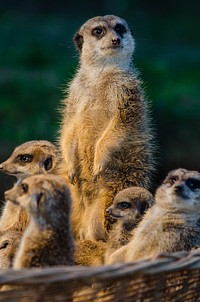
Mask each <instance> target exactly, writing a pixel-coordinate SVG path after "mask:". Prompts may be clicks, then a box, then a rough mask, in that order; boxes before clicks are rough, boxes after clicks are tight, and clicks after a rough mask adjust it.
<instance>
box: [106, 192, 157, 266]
mask: <svg viewBox="0 0 200 302" xmlns="http://www.w3.org/2000/svg"><path fill="white" fill-rule="evenodd" d="M153 201H154V199H153V195H152V194H151V193H150V192H149V191H148V190H146V189H145V188H142V187H130V188H126V189H124V190H122V191H120V192H119V193H118V194H117V195H116V196H115V198H114V200H113V204H112V205H111V206H110V207H109V208H108V209H107V210H106V212H107V213H108V215H111V217H112V218H113V219H115V220H116V222H115V224H114V225H113V228H112V230H111V231H110V232H109V236H108V240H107V248H106V254H105V263H107V262H108V263H109V256H110V255H111V254H112V253H113V252H114V251H116V250H117V249H119V248H120V247H122V246H124V245H126V244H127V243H128V242H129V241H130V239H131V238H132V236H133V233H132V231H133V230H134V229H135V227H136V226H137V225H138V224H139V222H140V221H141V220H142V218H143V215H144V214H145V213H146V211H147V210H148V209H149V208H150V207H151V206H152V205H153Z"/></svg>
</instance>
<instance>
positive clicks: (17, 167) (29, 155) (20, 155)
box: [0, 140, 60, 232]
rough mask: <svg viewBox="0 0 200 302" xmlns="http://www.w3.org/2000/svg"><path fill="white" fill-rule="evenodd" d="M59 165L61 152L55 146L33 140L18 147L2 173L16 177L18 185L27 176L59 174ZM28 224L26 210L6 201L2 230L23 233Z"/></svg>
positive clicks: (0, 222) (1, 222) (2, 169)
mask: <svg viewBox="0 0 200 302" xmlns="http://www.w3.org/2000/svg"><path fill="white" fill-rule="evenodd" d="M59 163H60V155H59V151H58V149H57V147H56V146H55V145H54V144H52V143H51V142H49V141H46V140H33V141H28V142H26V143H23V144H22V145H20V146H18V147H16V148H15V150H14V151H13V153H12V154H11V156H10V157H9V158H8V159H7V160H6V161H4V162H3V163H1V164H0V171H2V172H4V173H8V174H10V175H13V176H16V177H17V179H18V182H17V183H16V184H15V185H17V184H18V183H20V182H21V180H22V179H24V178H25V177H27V176H31V175H35V174H45V173H57V171H58V166H59ZM27 223H28V215H27V213H26V210H25V209H21V208H20V207H16V205H15V204H13V203H12V202H10V201H9V200H6V203H5V206H4V207H3V211H2V214H1V218H0V230H1V231H3V230H7V229H10V228H12V229H13V230H14V229H15V230H17V231H20V230H21V231H22V232H23V231H24V229H25V228H26V226H27Z"/></svg>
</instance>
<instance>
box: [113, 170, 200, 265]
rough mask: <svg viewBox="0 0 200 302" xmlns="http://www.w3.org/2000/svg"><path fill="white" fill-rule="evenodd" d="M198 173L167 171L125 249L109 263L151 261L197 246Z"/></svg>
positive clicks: (199, 243)
mask: <svg viewBox="0 0 200 302" xmlns="http://www.w3.org/2000/svg"><path fill="white" fill-rule="evenodd" d="M199 213H200V173H199V172H198V171H189V170H186V169H181V168H180V169H176V170H173V171H171V172H170V173H169V174H168V175H167V177H166V179H165V180H164V182H163V183H162V185H161V186H160V187H159V188H158V189H157V191H156V194H155V203H154V205H153V206H152V207H151V208H150V209H149V210H148V211H147V213H146V214H145V216H144V218H143V220H142V221H141V222H140V223H139V225H138V227H137V228H136V229H135V232H134V234H133V239H132V240H131V241H130V243H128V244H127V245H126V246H125V247H123V248H121V249H119V250H117V251H116V252H115V253H113V254H112V255H111V261H110V263H116V262H123V261H125V262H130V261H134V260H139V259H144V258H149V257H150V258H151V257H154V256H156V255H157V254H159V253H171V252H178V251H189V250H191V249H193V248H196V247H199V246H200V214H199Z"/></svg>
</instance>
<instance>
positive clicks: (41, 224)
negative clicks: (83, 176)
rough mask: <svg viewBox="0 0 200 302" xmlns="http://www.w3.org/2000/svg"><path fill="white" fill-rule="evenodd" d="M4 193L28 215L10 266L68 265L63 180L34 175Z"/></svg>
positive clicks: (71, 245) (69, 250) (69, 239)
mask: <svg viewBox="0 0 200 302" xmlns="http://www.w3.org/2000/svg"><path fill="white" fill-rule="evenodd" d="M5 194H6V197H7V198H8V199H9V200H10V201H11V202H12V201H13V202H14V203H16V204H18V205H19V206H21V207H23V208H25V209H26V210H27V211H28V213H29V215H30V222H29V224H28V227H27V228H26V230H25V232H24V234H23V237H22V240H21V243H20V246H19V249H18V251H17V253H16V256H15V259H14V263H13V268H14V269H20V268H29V267H47V266H53V265H72V264H73V263H74V260H73V258H74V255H73V253H74V241H73V235H72V232H71V222H70V215H71V197H70V192H69V189H68V188H67V186H66V183H65V181H64V180H63V179H62V178H60V177H59V176H55V175H51V174H46V175H42V174H41V175H34V176H30V177H28V178H26V179H24V180H23V181H22V183H21V184H20V185H18V186H15V187H14V188H12V189H11V190H9V191H7V192H6V193H5Z"/></svg>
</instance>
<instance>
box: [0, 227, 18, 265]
mask: <svg viewBox="0 0 200 302" xmlns="http://www.w3.org/2000/svg"><path fill="white" fill-rule="evenodd" d="M20 240H21V233H20V232H15V231H11V230H7V231H3V232H0V269H3V268H9V267H11V265H12V260H13V258H14V255H15V252H16V249H17V247H18V246H19V243H20Z"/></svg>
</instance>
